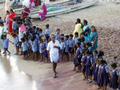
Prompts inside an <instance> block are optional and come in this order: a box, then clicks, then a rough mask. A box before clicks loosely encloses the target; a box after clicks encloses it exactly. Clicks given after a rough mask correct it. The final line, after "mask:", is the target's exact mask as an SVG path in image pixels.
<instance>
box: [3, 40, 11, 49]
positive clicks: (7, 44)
mask: <svg viewBox="0 0 120 90" xmlns="http://www.w3.org/2000/svg"><path fill="white" fill-rule="evenodd" d="M9 42H10V40H9V39H7V38H6V39H5V40H4V43H3V47H4V49H5V50H6V49H8V46H9Z"/></svg>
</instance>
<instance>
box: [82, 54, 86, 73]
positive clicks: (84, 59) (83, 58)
mask: <svg viewBox="0 0 120 90" xmlns="http://www.w3.org/2000/svg"><path fill="white" fill-rule="evenodd" d="M86 62H87V56H86V55H83V56H82V58H81V63H82V69H81V71H82V72H84V73H85V71H86Z"/></svg>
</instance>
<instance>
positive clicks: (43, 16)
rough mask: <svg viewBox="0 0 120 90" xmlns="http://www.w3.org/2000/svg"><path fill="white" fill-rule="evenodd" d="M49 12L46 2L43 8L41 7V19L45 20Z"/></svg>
mask: <svg viewBox="0 0 120 90" xmlns="http://www.w3.org/2000/svg"><path fill="white" fill-rule="evenodd" d="M46 14H47V6H46V5H45V3H44V4H43V5H42V8H41V9H40V12H39V15H40V19H41V20H44V19H45V18H46V17H45V15H46Z"/></svg>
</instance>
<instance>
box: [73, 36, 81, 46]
mask: <svg viewBox="0 0 120 90" xmlns="http://www.w3.org/2000/svg"><path fill="white" fill-rule="evenodd" d="M78 39H80V38H79V37H75V38H74V41H75V45H76V44H77V43H78Z"/></svg>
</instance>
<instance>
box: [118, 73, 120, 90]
mask: <svg viewBox="0 0 120 90" xmlns="http://www.w3.org/2000/svg"><path fill="white" fill-rule="evenodd" d="M119 77H120V72H119ZM118 89H119V90H120V80H119V82H118Z"/></svg>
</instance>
